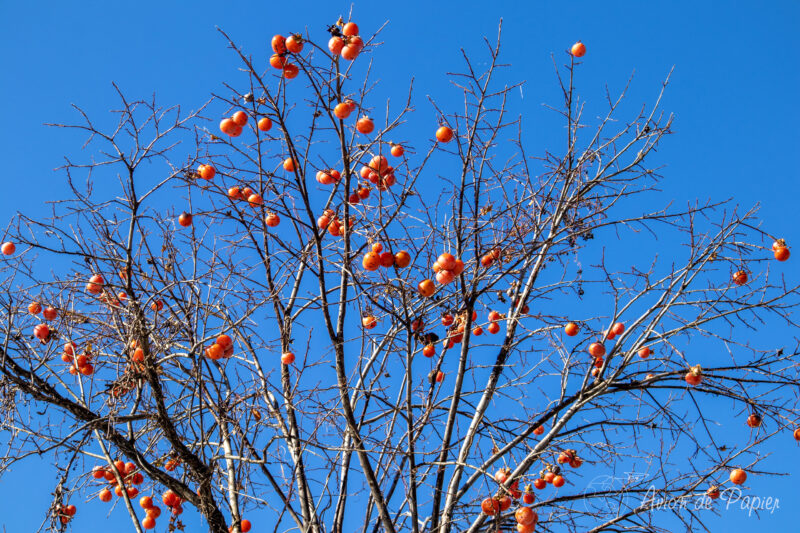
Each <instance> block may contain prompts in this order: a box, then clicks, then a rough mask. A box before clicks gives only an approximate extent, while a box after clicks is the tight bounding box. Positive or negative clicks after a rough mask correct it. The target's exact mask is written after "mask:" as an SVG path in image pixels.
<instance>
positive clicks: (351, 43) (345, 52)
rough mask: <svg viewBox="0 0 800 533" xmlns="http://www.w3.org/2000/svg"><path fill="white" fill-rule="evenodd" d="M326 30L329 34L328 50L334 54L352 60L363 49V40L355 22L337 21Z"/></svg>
mask: <svg viewBox="0 0 800 533" xmlns="http://www.w3.org/2000/svg"><path fill="white" fill-rule="evenodd" d="M328 31H329V32H330V34H331V38H330V40H329V41H328V50H330V52H331V54H333V55H334V56H342V59H346V60H347V61H352V60H354V59H355V58H357V57H358V54H360V53H361V50H363V49H364V40H363V39H362V38H361V37H360V36H359V34H358V25H357V24H356V23H355V22H346V23H343V22H342V21H339V23H337V24H334V25H333V26H331V27H330V28H328Z"/></svg>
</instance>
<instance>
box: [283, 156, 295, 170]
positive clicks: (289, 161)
mask: <svg viewBox="0 0 800 533" xmlns="http://www.w3.org/2000/svg"><path fill="white" fill-rule="evenodd" d="M296 167H297V163H296V161H295V160H294V159H293V158H291V157H287V158H286V159H284V160H283V170H285V171H286V172H294V169H295V168H296Z"/></svg>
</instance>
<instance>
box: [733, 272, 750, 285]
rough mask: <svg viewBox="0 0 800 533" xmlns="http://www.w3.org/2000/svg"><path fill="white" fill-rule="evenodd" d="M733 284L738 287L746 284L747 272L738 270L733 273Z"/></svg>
mask: <svg viewBox="0 0 800 533" xmlns="http://www.w3.org/2000/svg"><path fill="white" fill-rule="evenodd" d="M733 282H734V283H735V284H736V285H739V286H741V285H744V284H745V283H747V272H745V271H744V270H739V271H737V272H734V274H733Z"/></svg>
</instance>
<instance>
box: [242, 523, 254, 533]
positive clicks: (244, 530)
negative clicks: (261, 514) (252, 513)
mask: <svg viewBox="0 0 800 533" xmlns="http://www.w3.org/2000/svg"><path fill="white" fill-rule="evenodd" d="M251 527H252V526H251V524H250V520H242V521H241V523H239V529H240V530H241V531H242V533H247V532H248V531H250V528H251Z"/></svg>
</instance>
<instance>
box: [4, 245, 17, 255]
mask: <svg viewBox="0 0 800 533" xmlns="http://www.w3.org/2000/svg"><path fill="white" fill-rule="evenodd" d="M0 250H2V252H3V255H11V254H13V253H14V252H16V251H17V246H16V245H15V244H14V243H13V242H4V243H3V245H2V246H0Z"/></svg>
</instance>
